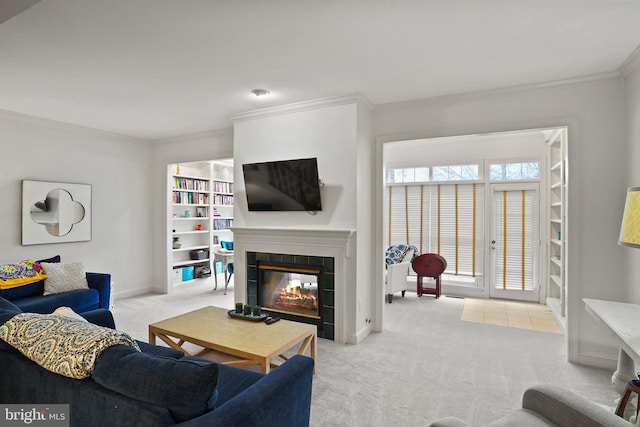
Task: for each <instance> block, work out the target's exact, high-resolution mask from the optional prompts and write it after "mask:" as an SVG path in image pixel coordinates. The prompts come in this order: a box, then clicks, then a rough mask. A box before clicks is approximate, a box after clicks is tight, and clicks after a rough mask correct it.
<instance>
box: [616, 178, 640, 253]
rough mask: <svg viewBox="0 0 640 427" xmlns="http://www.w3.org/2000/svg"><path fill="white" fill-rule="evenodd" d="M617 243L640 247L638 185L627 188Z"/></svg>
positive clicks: (639, 189)
mask: <svg viewBox="0 0 640 427" xmlns="http://www.w3.org/2000/svg"><path fill="white" fill-rule="evenodd" d="M618 244H619V245H624V246H629V247H632V248H640V187H631V188H629V189H628V190H627V200H626V202H625V204H624V213H623V214H622V225H621V227H620V238H619V240H618Z"/></svg>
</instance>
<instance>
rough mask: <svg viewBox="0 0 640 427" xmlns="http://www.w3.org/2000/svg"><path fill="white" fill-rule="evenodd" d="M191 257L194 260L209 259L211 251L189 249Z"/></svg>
mask: <svg viewBox="0 0 640 427" xmlns="http://www.w3.org/2000/svg"><path fill="white" fill-rule="evenodd" d="M189 258H191V259H193V260H200V259H207V258H209V251H208V250H205V249H194V250H192V251H189Z"/></svg>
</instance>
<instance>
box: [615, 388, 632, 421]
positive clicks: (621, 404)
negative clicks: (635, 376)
mask: <svg viewBox="0 0 640 427" xmlns="http://www.w3.org/2000/svg"><path fill="white" fill-rule="evenodd" d="M630 396H631V389H630V388H629V386H628V385H627V388H626V390H625V391H624V395H623V396H622V398H620V402H618V407H617V408H616V415H617V416H619V417H622V416H624V408H626V407H627V402H629V397H630Z"/></svg>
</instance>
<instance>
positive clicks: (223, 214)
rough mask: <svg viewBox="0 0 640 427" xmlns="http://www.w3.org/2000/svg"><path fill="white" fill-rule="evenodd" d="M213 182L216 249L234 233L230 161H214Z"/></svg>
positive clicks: (212, 223)
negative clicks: (231, 228)
mask: <svg viewBox="0 0 640 427" xmlns="http://www.w3.org/2000/svg"><path fill="white" fill-rule="evenodd" d="M211 183H212V187H213V188H212V192H211V197H212V203H211V212H212V214H211V215H212V222H211V229H212V235H213V236H212V244H213V245H214V249H216V248H217V245H219V244H220V242H221V241H223V240H226V241H232V240H233V233H232V232H231V230H230V229H229V228H230V227H232V226H233V203H234V198H233V165H232V164H229V163H228V162H213V179H212V181H211Z"/></svg>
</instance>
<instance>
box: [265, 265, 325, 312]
mask: <svg viewBox="0 0 640 427" xmlns="http://www.w3.org/2000/svg"><path fill="white" fill-rule="evenodd" d="M321 296H322V268H320V267H306V266H304V267H299V266H290V265H283V264H274V263H259V264H258V304H259V305H260V306H261V307H262V310H264V311H267V312H270V313H279V314H285V315H290V316H294V317H295V316H301V317H306V318H309V319H316V320H320V319H321V316H320V307H321V303H320V298H321Z"/></svg>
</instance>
